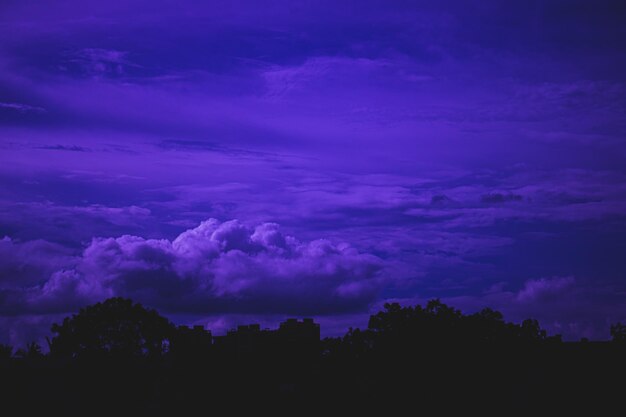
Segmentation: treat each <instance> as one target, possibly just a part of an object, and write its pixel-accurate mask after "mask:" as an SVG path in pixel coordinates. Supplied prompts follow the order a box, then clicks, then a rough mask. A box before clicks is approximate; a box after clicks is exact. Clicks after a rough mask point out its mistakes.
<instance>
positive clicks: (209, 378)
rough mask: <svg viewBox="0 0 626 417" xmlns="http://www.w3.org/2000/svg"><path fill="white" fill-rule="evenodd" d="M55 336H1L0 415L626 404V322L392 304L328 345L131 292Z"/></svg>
mask: <svg viewBox="0 0 626 417" xmlns="http://www.w3.org/2000/svg"><path fill="white" fill-rule="evenodd" d="M52 333H53V335H52V337H51V338H50V339H48V348H49V352H47V353H46V354H44V353H43V352H42V349H41V347H40V346H39V345H37V344H36V343H31V344H29V345H27V346H26V347H25V348H22V349H19V350H17V351H16V352H14V351H13V349H12V348H11V347H9V346H4V345H0V372H1V373H0V380H1V383H2V385H1V386H0V393H1V394H2V398H0V400H1V404H0V411H2V410H3V407H4V409H6V410H17V411H18V412H19V414H20V415H31V414H35V413H43V412H46V413H50V412H54V413H55V415H56V414H59V415H64V416H74V415H76V416H78V415H81V416H82V415H104V414H114V415H188V414H193V413H196V414H197V412H198V411H200V412H204V414H210V410H217V409H218V408H217V407H220V408H222V407H227V408H228V409H230V411H233V412H234V411H243V409H254V410H256V411H259V410H262V409H265V410H268V409H269V410H273V411H291V412H293V413H298V412H299V411H298V410H300V411H302V410H306V411H308V412H310V411H315V410H319V411H320V412H327V411H328V410H329V407H334V408H333V409H337V410H338V409H339V408H345V409H347V410H351V412H366V411H373V410H375V409H377V408H379V407H381V408H383V409H385V410H387V411H389V410H390V409H391V408H392V407H395V406H398V407H400V406H402V407H405V408H406V407H409V409H410V410H413V412H416V413H417V412H419V411H420V410H422V411H423V410H426V409H431V408H433V407H434V408H436V409H437V410H440V411H457V412H458V411H468V410H472V411H482V412H488V411H489V412H492V411H495V412H501V413H507V414H508V413H511V412H514V411H527V412H534V411H537V410H539V407H541V409H542V410H544V411H545V410H546V408H545V407H547V406H549V407H556V409H558V410H560V411H561V412H563V411H564V410H573V409H577V410H580V409H581V407H584V406H591V407H593V408H594V410H595V411H596V412H597V411H598V410H599V409H600V408H601V407H603V406H607V407H608V406H612V405H613V404H614V403H615V404H618V405H621V404H619V403H620V402H621V398H622V397H623V395H624V391H623V390H624V388H625V386H624V385H625V384H624V382H623V381H622V379H623V378H622V377H623V376H624V375H626V373H625V371H626V360H625V358H626V326H625V325H622V324H619V323H618V324H615V325H613V326H611V335H612V337H613V341H612V342H589V341H581V342H576V343H572V342H562V341H561V338H560V337H559V336H548V335H547V334H546V332H545V331H544V330H542V329H541V327H540V325H539V323H538V322H537V321H536V320H530V319H529V320H525V321H524V322H522V323H521V324H515V323H509V322H506V321H505V320H504V318H503V317H502V314H500V313H499V312H497V311H493V310H490V309H484V310H482V311H480V312H478V313H475V314H469V315H467V314H462V313H461V312H460V311H459V310H456V309H454V308H452V307H449V306H447V305H445V304H443V303H441V302H440V301H438V300H432V301H430V302H428V304H427V305H426V306H425V307H422V306H414V307H401V306H400V305H398V304H385V306H384V310H383V311H380V312H379V313H377V314H375V315H373V316H371V317H370V320H369V324H368V327H367V329H364V330H360V329H350V330H349V331H348V332H347V333H346V334H345V335H344V336H343V337H341V338H327V339H324V340H320V328H319V325H317V324H316V323H314V322H313V320H311V319H304V320H302V321H298V320H295V319H289V320H287V321H285V322H283V323H281V324H280V326H279V328H278V329H275V330H270V329H261V327H260V326H259V325H255V324H252V325H245V326H239V327H238V328H237V329H234V330H232V331H229V332H228V333H227V334H226V335H225V336H213V335H212V334H211V332H210V331H208V330H205V329H204V328H203V327H201V326H194V327H187V326H175V325H174V324H172V323H171V322H170V321H169V320H167V319H166V318H164V317H162V316H161V315H159V314H158V313H157V312H156V311H155V310H150V309H146V308H144V307H142V306H141V305H140V304H136V303H133V302H132V301H131V300H128V299H123V298H111V299H109V300H106V301H104V302H102V303H97V304H95V305H92V306H89V307H86V308H84V309H81V310H80V312H79V313H77V314H75V315H73V316H71V317H68V318H66V319H64V320H63V322H62V323H60V324H54V325H53V326H52ZM324 410H325V411H324ZM196 414H193V415H196Z"/></svg>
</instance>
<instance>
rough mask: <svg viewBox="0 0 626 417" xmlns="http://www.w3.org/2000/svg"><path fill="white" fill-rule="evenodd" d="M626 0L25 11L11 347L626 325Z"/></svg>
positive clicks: (2, 31)
mask: <svg viewBox="0 0 626 417" xmlns="http://www.w3.org/2000/svg"><path fill="white" fill-rule="evenodd" d="M625 9H626V6H625V5H624V3H623V2H620V1H609V0H600V1H593V2H591V1H579V0H568V1H566V0H548V1H528V2H502V1H495V0H493V1H492V0H483V1H472V0H468V1H461V0H439V1H426V0H425V1H406V2H405V1H394V2H389V1H358V2H351V1H328V2H327V1H316V2H294V1H271V2H269V1H268V2H257V1H249V2H248V1H239V2H230V1H223V2H222V1H211V2H206V1H166V0H151V1H143V0H129V1H94V0H81V1H78V0H58V1H49V2H38V1H29V0H26V1H25V0H21V1H12V0H7V1H2V2H1V4H0V39H2V42H0V239H1V240H0V342H5V341H10V342H12V343H23V342H24V341H25V340H30V339H33V338H40V337H41V335H43V334H45V332H47V328H48V326H49V324H50V322H51V321H54V320H57V319H58V318H59V317H63V315H65V314H68V313H71V312H73V311H75V310H76V309H77V308H78V307H80V306H82V305H85V304H86V303H91V302H94V301H98V300H101V299H103V298H104V297H107V296H111V295H124V296H131V297H133V298H134V299H136V300H137V301H141V302H143V303H145V304H148V305H150V306H153V307H156V308H158V309H159V310H160V311H162V312H164V313H165V314H168V315H169V316H170V317H173V318H175V319H176V320H177V321H179V322H188V323H192V322H193V323H199V324H207V325H209V326H213V327H215V328H219V329H224V328H227V327H228V326H230V325H233V324H236V323H237V322H240V321H244V322H247V321H260V322H262V323H268V324H273V323H276V322H277V321H279V320H281V319H282V318H284V317H287V316H292V315H295V316H302V315H307V316H314V317H317V318H318V320H320V321H321V322H322V326H323V328H322V331H323V332H325V333H326V334H337V333H341V332H342V331H343V330H345V329H346V328H347V327H348V326H350V325H361V326H362V325H363V324H364V323H366V319H367V315H368V314H369V313H370V312H371V311H375V310H376V309H377V308H380V306H381V305H382V304H383V303H384V302H385V301H387V300H397V301H400V302H403V303H415V302H424V301H425V300H428V299H429V298H433V297H440V298H442V299H443V300H444V301H446V302H450V303H452V304H454V305H455V306H457V307H459V308H461V309H463V310H465V311H473V310H476V309H478V308H482V307H484V306H491V307H493V308H497V309H500V310H502V311H503V313H504V314H505V317H506V318H507V319H510V320H520V319H523V318H526V317H534V318H537V319H539V320H540V321H541V323H542V324H543V325H544V326H545V327H546V328H547V329H548V330H549V331H550V332H558V333H562V334H563V335H564V336H565V337H567V338H573V339H576V338H580V337H583V336H584V337H592V338H606V337H608V326H609V324H610V323H613V322H616V321H618V320H622V321H623V320H626V298H625V297H626V256H624V250H625V249H626V168H625V167H626V143H625V141H626V100H625V97H626V56H625V54H624V51H623V45H624V44H626V26H625V25H624V24H623V22H624V21H625V18H626V10H625Z"/></svg>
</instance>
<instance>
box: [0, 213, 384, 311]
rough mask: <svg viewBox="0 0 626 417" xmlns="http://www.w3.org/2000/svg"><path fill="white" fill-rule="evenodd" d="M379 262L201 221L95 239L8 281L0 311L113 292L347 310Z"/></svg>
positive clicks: (168, 305)
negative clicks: (35, 275)
mask: <svg viewBox="0 0 626 417" xmlns="http://www.w3.org/2000/svg"><path fill="white" fill-rule="evenodd" d="M383 268H384V263H383V261H382V260H381V259H380V258H378V257H376V256H374V255H370V254H366V253H360V252H359V251H357V250H356V249H355V248H353V247H352V246H350V245H349V244H346V243H333V242H331V241H329V240H325V239H318V240H313V241H310V242H301V241H299V240H297V239H296V238H294V237H292V236H288V235H285V234H283V233H282V232H281V231H280V229H279V226H278V225H277V224H275V223H263V224H260V225H258V226H256V227H248V226H246V225H244V224H243V223H241V222H239V221H237V220H231V221H227V222H219V221H218V220H215V219H210V220H207V221H205V222H202V223H201V224H200V225H199V226H198V227H196V228H193V229H189V230H187V231H185V232H183V233H181V234H180V235H179V236H178V237H176V238H175V239H174V240H167V239H145V238H143V237H139V236H131V235H124V236H121V237H118V238H95V239H93V240H92V242H91V243H90V244H89V245H88V246H87V247H86V248H85V249H84V251H83V253H82V255H81V256H80V257H78V258H77V259H76V261H75V262H74V263H73V265H71V266H70V267H65V268H59V269H58V270H56V271H54V272H52V273H51V274H50V275H49V278H48V279H46V280H45V281H43V282H41V283H40V284H38V285H31V286H29V287H23V288H21V289H20V288H14V289H13V292H12V293H11V295H12V298H13V299H12V300H8V298H7V297H4V298H0V304H4V305H0V308H2V309H3V310H5V311H4V312H5V313H8V312H9V310H10V312H13V313H16V312H18V311H19V310H20V309H21V310H22V312H24V313H25V312H35V313H44V312H52V313H58V312H65V311H71V310H73V309H75V308H77V307H79V306H81V305H84V304H87V303H91V302H95V301H97V300H101V299H104V298H107V297H110V296H114V295H120V296H127V297H131V298H134V299H136V300H137V301H141V302H144V303H146V304H149V305H151V306H155V307H158V308H161V309H163V310H164V311H171V312H193V313H245V314H255V313H260V314H327V313H336V312H347V311H355V310H359V309H363V308H366V306H367V305H368V303H370V302H371V301H372V300H373V299H374V298H375V297H376V295H377V293H378V290H379V289H380V288H381V285H382V283H383V282H382V276H381V272H382V270H383ZM2 299H4V301H2Z"/></svg>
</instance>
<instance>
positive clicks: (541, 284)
mask: <svg viewBox="0 0 626 417" xmlns="http://www.w3.org/2000/svg"><path fill="white" fill-rule="evenodd" d="M574 282H575V280H574V278H573V277H553V278H540V279H536V280H529V281H526V283H525V284H524V288H522V289H521V290H520V291H519V292H518V293H517V297H516V298H517V300H518V301H521V302H524V303H527V302H536V301H549V300H553V299H555V298H556V297H559V296H560V295H563V293H565V292H567V291H569V290H570V289H571V288H572V287H573V285H574Z"/></svg>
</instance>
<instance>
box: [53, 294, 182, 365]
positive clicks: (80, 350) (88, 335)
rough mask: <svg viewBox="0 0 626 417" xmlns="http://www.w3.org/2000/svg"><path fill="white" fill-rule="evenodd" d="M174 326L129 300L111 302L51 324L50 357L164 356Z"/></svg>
mask: <svg viewBox="0 0 626 417" xmlns="http://www.w3.org/2000/svg"><path fill="white" fill-rule="evenodd" d="M174 331H175V326H174V325H173V324H172V323H171V322H170V321H169V320H168V319H166V318H164V317H162V316H160V315H159V313H158V312H157V311H156V310H150V309H146V308H144V307H143V306H142V305H141V304H138V303H133V302H132V301H131V300H129V299H124V298H120V297H118V298H110V299H108V300H106V301H104V302H102V303H97V304H94V305H92V306H89V307H86V308H83V309H81V310H80V312H79V313H78V314H74V315H72V317H68V318H65V319H64V320H63V323H62V324H56V323H55V324H53V325H52V332H53V333H55V334H56V335H55V336H54V337H53V339H52V340H51V341H50V353H51V354H52V355H58V356H65V357H72V358H74V357H79V356H90V355H103V354H107V355H114V356H127V357H136V356H160V355H162V354H164V353H165V352H167V350H168V346H169V340H170V338H171V337H172V335H173V333H174Z"/></svg>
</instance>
